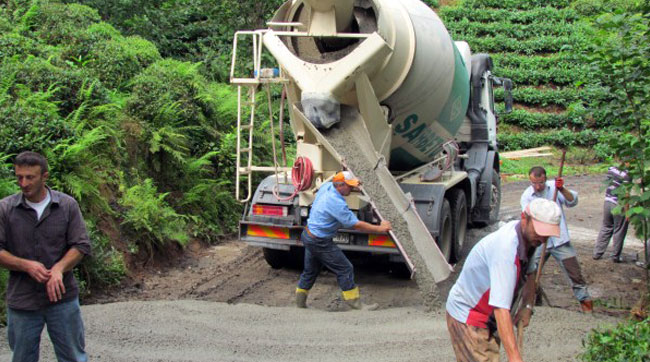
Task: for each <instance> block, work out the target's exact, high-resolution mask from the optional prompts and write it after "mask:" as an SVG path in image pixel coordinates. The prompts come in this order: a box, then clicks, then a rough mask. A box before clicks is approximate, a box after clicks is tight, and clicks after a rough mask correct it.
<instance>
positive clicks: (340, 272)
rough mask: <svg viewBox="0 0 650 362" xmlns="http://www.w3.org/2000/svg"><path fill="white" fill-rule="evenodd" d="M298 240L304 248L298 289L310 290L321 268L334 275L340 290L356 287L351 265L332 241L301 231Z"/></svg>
mask: <svg viewBox="0 0 650 362" xmlns="http://www.w3.org/2000/svg"><path fill="white" fill-rule="evenodd" d="M300 240H301V241H302V243H303V245H304V246H305V268H304V269H303V271H302V274H300V280H299V281H298V288H300V289H305V290H309V289H311V287H312V286H313V285H314V283H315V282H316V278H317V277H318V274H319V273H320V270H321V269H322V268H323V266H325V267H327V268H328V269H329V270H331V271H332V272H333V273H334V274H336V280H337V282H338V284H339V287H340V288H341V290H343V291H347V290H351V289H354V288H355V287H356V284H354V268H353V267H352V263H350V261H349V260H348V258H347V257H346V256H345V254H343V251H342V250H341V249H340V248H339V247H338V246H336V244H334V242H333V241H332V239H324V238H318V237H312V236H311V235H309V234H308V233H307V231H303V232H302V235H300Z"/></svg>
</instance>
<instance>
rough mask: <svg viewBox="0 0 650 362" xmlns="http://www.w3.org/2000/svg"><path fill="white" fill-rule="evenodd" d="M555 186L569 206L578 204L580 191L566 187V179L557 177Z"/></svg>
mask: <svg viewBox="0 0 650 362" xmlns="http://www.w3.org/2000/svg"><path fill="white" fill-rule="evenodd" d="M555 188H556V189H557V190H558V191H559V193H560V194H562V196H563V197H564V202H563V203H564V204H565V205H566V206H567V207H573V206H576V205H577V204H578V193H577V192H575V191H571V190H569V189H567V188H566V187H564V179H563V178H561V177H557V178H556V179H555Z"/></svg>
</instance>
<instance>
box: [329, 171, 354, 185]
mask: <svg viewBox="0 0 650 362" xmlns="http://www.w3.org/2000/svg"><path fill="white" fill-rule="evenodd" d="M332 182H345V183H346V184H348V186H351V187H359V184H360V182H359V180H358V179H356V178H354V176H352V172H350V171H341V172H339V173H337V174H336V175H334V177H333V178H332Z"/></svg>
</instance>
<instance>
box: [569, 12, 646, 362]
mask: <svg viewBox="0 0 650 362" xmlns="http://www.w3.org/2000/svg"><path fill="white" fill-rule="evenodd" d="M595 27H596V29H598V33H597V37H596V38H595V41H594V44H593V47H592V49H591V51H590V57H589V58H590V61H591V67H592V69H593V73H594V74H595V77H594V78H593V79H591V80H590V82H589V84H588V86H589V87H592V88H596V89H602V90H604V92H601V93H599V96H598V97H594V98H593V99H592V101H593V108H594V109H599V110H600V111H601V113H602V115H603V118H605V119H606V120H607V121H609V122H610V123H611V124H612V127H613V128H614V129H615V130H616V131H618V134H619V136H618V137H610V138H608V146H609V147H610V148H611V149H612V150H613V151H614V153H615V154H616V161H617V166H618V167H619V168H621V169H626V170H627V171H628V172H629V174H630V176H631V178H632V180H633V182H630V183H624V184H623V185H622V186H621V187H619V188H618V189H617V193H618V197H619V205H618V206H617V207H616V209H615V210H614V213H624V214H625V215H626V217H628V218H629V219H630V223H631V224H633V225H634V229H635V230H636V233H637V236H638V237H639V238H640V239H641V240H644V241H645V243H644V245H645V258H644V260H643V261H644V262H645V263H646V290H645V295H642V297H641V300H640V301H639V302H638V303H637V305H638V306H639V307H638V308H637V309H639V310H636V311H634V314H635V316H636V317H637V318H639V317H640V318H644V317H645V318H646V319H645V320H644V321H634V320H632V321H628V322H626V323H622V324H619V325H618V326H616V327H614V328H611V329H601V330H597V331H594V332H592V333H591V334H590V335H589V336H588V338H587V339H586V341H585V351H584V353H583V354H582V355H581V358H582V360H584V361H639V362H644V361H649V360H650V320H649V319H647V306H648V305H649V304H650V303H649V302H650V275H649V273H650V271H649V270H648V268H650V253H649V250H648V243H649V242H650V240H649V238H650V190H649V189H648V185H649V183H650V172H649V171H650V142H648V136H650V103H649V101H650V3H648V2H647V1H646V2H639V4H638V5H637V6H631V7H628V8H623V9H621V8H617V9H614V10H613V11H611V12H610V13H608V14H604V15H602V16H599V17H598V18H597V19H596V20H595ZM643 306H645V308H646V310H643V309H642V308H643Z"/></svg>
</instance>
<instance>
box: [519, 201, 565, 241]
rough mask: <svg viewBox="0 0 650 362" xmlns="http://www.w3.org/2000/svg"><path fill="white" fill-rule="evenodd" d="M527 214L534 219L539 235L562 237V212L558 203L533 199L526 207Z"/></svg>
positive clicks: (534, 225)
mask: <svg viewBox="0 0 650 362" xmlns="http://www.w3.org/2000/svg"><path fill="white" fill-rule="evenodd" d="M526 214H528V215H530V217H531V218H532V220H533V228H534V229H535V232H536V233H537V235H540V236H560V221H561V220H562V210H561V209H560V206H559V205H558V204H557V203H555V202H553V201H551V200H547V199H540V198H537V199H533V201H531V202H530V203H529V204H528V206H526Z"/></svg>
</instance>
